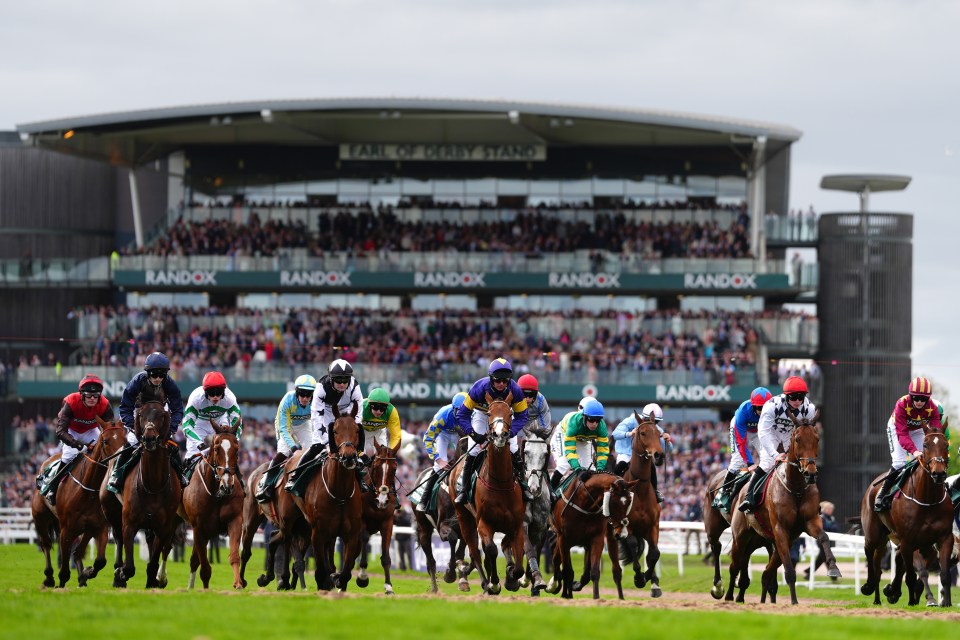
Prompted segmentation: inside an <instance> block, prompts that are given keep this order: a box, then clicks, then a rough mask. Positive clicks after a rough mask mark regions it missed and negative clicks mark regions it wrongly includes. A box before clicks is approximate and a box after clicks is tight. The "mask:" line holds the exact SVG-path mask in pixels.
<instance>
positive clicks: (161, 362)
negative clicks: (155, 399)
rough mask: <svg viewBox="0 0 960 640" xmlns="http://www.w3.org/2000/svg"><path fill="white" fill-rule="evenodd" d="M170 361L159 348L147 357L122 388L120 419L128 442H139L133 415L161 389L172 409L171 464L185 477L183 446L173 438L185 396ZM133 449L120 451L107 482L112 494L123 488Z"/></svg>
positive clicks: (181, 413) (168, 438)
mask: <svg viewBox="0 0 960 640" xmlns="http://www.w3.org/2000/svg"><path fill="white" fill-rule="evenodd" d="M169 373H170V360H169V359H168V358H167V356H165V355H163V354H162V353H160V352H159V351H154V352H153V353H151V354H150V355H148V356H147V359H146V360H145V361H144V363H143V371H141V372H140V373H138V374H137V375H135V376H133V378H132V379H131V380H130V382H129V383H128V384H127V387H126V389H124V390H123V396H122V397H121V398H120V420H122V421H123V426H124V427H125V428H126V429H127V442H128V443H129V444H131V445H134V446H135V445H137V444H138V443H137V437H136V431H135V427H134V425H135V421H134V415H135V412H136V411H135V410H136V407H137V406H139V404H140V402H141V401H142V398H147V399H149V398H150V397H151V395H153V394H155V393H157V392H158V391H162V392H163V394H164V395H165V396H166V399H167V408H168V409H169V410H170V433H169V435H168V436H167V448H168V449H169V450H170V464H172V465H173V468H174V469H176V471H177V475H178V476H180V477H183V463H182V462H180V447H178V446H177V444H176V442H174V440H173V436H174V434H175V433H176V432H177V429H179V428H180V422H181V421H182V420H183V396H182V395H181V394H180V387H178V386H177V383H176V382H174V381H173V378H171V377H170V376H169ZM133 451H134V450H133V449H131V448H126V449H123V451H122V452H121V453H120V456H119V457H118V458H117V461H116V463H115V464H114V465H113V474H112V475H111V476H110V481H109V482H108V483H107V489H108V490H109V491H112V492H113V493H121V489H122V487H123V475H122V474H123V471H124V470H125V469H124V468H125V467H126V464H127V462H129V461H130V458H131V456H133Z"/></svg>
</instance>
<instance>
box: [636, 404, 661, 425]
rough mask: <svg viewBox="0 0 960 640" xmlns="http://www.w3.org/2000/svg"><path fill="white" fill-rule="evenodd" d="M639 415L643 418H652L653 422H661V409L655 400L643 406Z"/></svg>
mask: <svg viewBox="0 0 960 640" xmlns="http://www.w3.org/2000/svg"><path fill="white" fill-rule="evenodd" d="M640 417H641V418H643V419H644V420H653V421H654V422H663V409H661V408H660V405H658V404H657V403H656V402H651V403H650V404H648V405H647V406H645V407H644V408H643V411H642V412H641V413H640Z"/></svg>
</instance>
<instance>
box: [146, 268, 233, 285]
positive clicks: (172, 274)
mask: <svg viewBox="0 0 960 640" xmlns="http://www.w3.org/2000/svg"><path fill="white" fill-rule="evenodd" d="M145 279H146V283H147V284H176V285H192V286H197V287H199V286H206V285H215V284H217V272H216V271H201V270H199V269H198V270H193V271H191V270H189V269H179V270H168V271H155V270H153V269H150V270H148V271H147V272H146V274H145Z"/></svg>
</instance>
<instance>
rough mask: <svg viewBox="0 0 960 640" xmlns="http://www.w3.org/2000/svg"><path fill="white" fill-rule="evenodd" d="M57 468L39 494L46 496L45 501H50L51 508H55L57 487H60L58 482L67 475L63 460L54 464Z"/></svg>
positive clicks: (66, 466) (66, 465)
mask: <svg viewBox="0 0 960 640" xmlns="http://www.w3.org/2000/svg"><path fill="white" fill-rule="evenodd" d="M55 464H56V465H57V468H56V469H54V470H53V475H52V476H51V477H50V480H49V481H48V482H47V486H46V488H45V489H43V490H41V491H40V494H41V495H43V496H46V498H47V500H49V501H50V504H51V505H52V506H54V507H55V506H57V487H59V486H60V481H61V480H63V477H64V476H65V475H67V470H68V469H67V468H68V467H69V465H68V464H64V462H63V460H57V462H56V463H55Z"/></svg>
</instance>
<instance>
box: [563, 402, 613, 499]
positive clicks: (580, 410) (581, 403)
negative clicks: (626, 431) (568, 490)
mask: <svg viewBox="0 0 960 640" xmlns="http://www.w3.org/2000/svg"><path fill="white" fill-rule="evenodd" d="M591 400H596V398H595V397H593V396H583V397H582V398H580V402H579V404H577V411H579V412H581V413H582V412H583V407H584V406H585V405H586V404H587V403H588V402H590V401H591ZM557 426H558V427H559V426H560V423H557ZM565 435H566V434H565V433H564V430H563V429H554V430H553V435H552V436H551V437H550V454H551V455H552V456H553V465H554V472H553V474H552V475H551V483H552V484H553V485H554V486H556V484H557V483H558V482H560V478H561V476H562V475H563V474H562V473H560V472H559V471H557V470H556V469H557V467H559V466H560V465H561V462H560V461H561V460H563V459H566V455H565V454H564V451H563V438H564V437H565ZM608 447H609V443H608ZM588 457H589V458H592V457H593V456H592V455H589V454H588Z"/></svg>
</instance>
